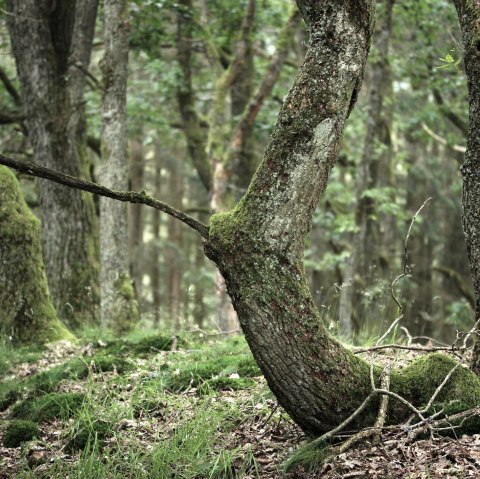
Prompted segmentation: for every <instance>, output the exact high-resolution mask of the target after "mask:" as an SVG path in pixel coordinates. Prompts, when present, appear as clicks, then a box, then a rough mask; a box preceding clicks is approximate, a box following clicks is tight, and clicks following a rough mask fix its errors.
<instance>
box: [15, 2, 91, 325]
mask: <svg viewBox="0 0 480 479" xmlns="http://www.w3.org/2000/svg"><path fill="white" fill-rule="evenodd" d="M7 8H8V12H9V14H8V15H7V16H6V19H7V23H8V28H9V31H10V38H11V42H12V50H13V53H14V56H15V61H16V65H17V71H18V76H19V79H20V84H21V93H22V100H23V104H24V105H25V110H26V116H27V118H26V124H27V129H28V132H29V138H30V141H31V143H32V145H33V150H34V157H35V161H36V162H37V163H38V164H40V165H42V166H46V167H49V168H53V169H56V170H60V171H63V172H65V173H67V174H70V175H72V176H77V177H86V178H88V177H89V172H88V157H87V151H86V139H85V121H84V108H83V91H84V87H85V83H86V76H85V73H84V70H85V69H87V68H88V65H89V61H90V52H91V46H92V39H93V33H94V28H95V19H96V12H97V0H76V1H66V0H60V1H57V2H54V3H52V2H51V1H49V0H25V1H23V0H22V1H21V2H18V1H15V0H9V1H8V2H7ZM40 185H41V187H40V188H39V201H40V210H41V219H42V225H43V228H42V241H43V253H44V259H45V268H46V271H47V277H48V281H49V285H50V290H51V293H52V296H53V300H54V304H55V307H56V309H57V311H58V313H59V316H60V317H61V318H62V319H64V320H65V321H67V322H68V324H69V325H70V326H79V325H80V324H83V323H84V322H85V321H87V322H90V321H93V320H96V317H97V304H98V238H97V227H98V226H97V222H96V216H95V210H94V205H93V201H92V198H91V197H88V196H86V195H84V194H83V193H81V192H79V191H74V190H71V189H68V188H65V187H63V186H60V185H57V184H54V183H51V182H49V181H45V180H40Z"/></svg>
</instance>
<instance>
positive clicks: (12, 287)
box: [0, 166, 74, 344]
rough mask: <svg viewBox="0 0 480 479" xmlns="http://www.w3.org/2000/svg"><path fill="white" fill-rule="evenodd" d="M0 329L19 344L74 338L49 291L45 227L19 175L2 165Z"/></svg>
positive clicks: (0, 179) (0, 171)
mask: <svg viewBox="0 0 480 479" xmlns="http://www.w3.org/2000/svg"><path fill="white" fill-rule="evenodd" d="M0 284H1V285H2V286H1V288H0V319H1V323H0V330H1V331H2V332H3V333H4V334H6V335H9V336H11V337H12V338H13V341H14V342H15V343H37V344H42V343H47V342H50V341H55V340H60V339H74V336H73V335H72V334H71V333H70V332H69V331H68V329H67V328H66V327H65V326H64V325H63V324H62V323H61V322H60V321H59V319H58V318H57V314H56V312H55V309H54V307H53V304H52V301H51V298H50V293H49V291H48V286H47V280H46V277H45V269H44V265H43V259H42V253H41V242H40V223H39V221H38V220H37V218H36V217H35V216H34V215H33V214H32V212H31V211H30V210H29V208H28V206H27V204H26V203H25V200H24V199H23V197H22V195H21V193H20V189H19V185H18V181H17V179H16V178H15V175H14V174H13V173H12V172H11V170H9V169H8V168H6V167H3V166H2V167H0Z"/></svg>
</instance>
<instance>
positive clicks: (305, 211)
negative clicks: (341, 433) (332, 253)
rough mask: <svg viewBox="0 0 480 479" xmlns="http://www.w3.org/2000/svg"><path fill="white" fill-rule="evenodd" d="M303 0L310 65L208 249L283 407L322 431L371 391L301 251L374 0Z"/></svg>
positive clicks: (357, 75) (354, 81)
mask: <svg viewBox="0 0 480 479" xmlns="http://www.w3.org/2000/svg"><path fill="white" fill-rule="evenodd" d="M297 3H298V5H299V8H300V10H301V12H302V15H303V17H304V19H305V21H306V22H307V24H308V26H309V29H310V45H309V49H308V52H307V55H306V58H305V63H304V65H303V67H302V69H301V71H300V73H299V75H298V77H297V79H296V81H295V84H294V86H293V87H292V89H291V90H290V93H289V95H288V97H287V99H286V100H285V102H284V105H283V107H282V110H281V112H280V115H279V118H278V121H277V125H276V129H275V131H274V133H273V138H272V140H271V143H270V145H269V146H268V148H267V150H266V152H265V158H264V160H263V162H262V164H261V165H260V167H259V169H258V171H257V172H256V174H255V176H254V179H253V180H252V184H251V185H250V188H249V190H248V192H247V193H246V195H245V196H244V197H243V198H242V200H241V201H240V203H239V204H238V205H237V206H236V208H235V209H234V210H233V211H231V212H228V213H219V214H216V215H213V216H212V218H211V227H210V239H209V241H208V242H207V243H206V245H205V252H206V254H207V256H208V257H209V258H210V259H212V260H213V261H214V262H215V263H216V265H217V266H218V268H219V269H220V271H221V273H222V274H223V276H224V277H225V281H226V284H227V288H228V292H229V294H230V296H231V298H232V301H233V304H234V306H235V309H236V310H237V313H238V316H239V320H240V323H241V326H242V329H243V331H244V333H245V336H246V339H247V341H248V343H249V345H250V348H251V349H252V352H253V354H254V356H255V359H256V360H257V361H258V363H259V366H260V367H261V369H262V371H263V373H264V374H265V377H266V379H267V381H268V384H269V386H270V388H271V389H272V391H273V393H274V394H275V395H276V396H277V398H278V400H279V402H280V404H282V405H283V406H284V407H285V409H286V410H287V411H288V413H289V414H290V415H291V416H292V418H293V419H294V420H295V421H296V422H297V423H298V424H299V425H300V426H301V427H302V428H303V429H304V430H306V431H309V432H313V433H321V432H324V431H326V430H328V429H330V428H332V427H334V426H335V425H336V424H338V422H339V418H344V417H347V416H348V415H349V414H350V413H351V412H352V411H353V410H354V409H355V408H356V407H357V406H358V405H359V404H360V403H361V402H362V400H363V399H364V398H365V397H366V396H367V395H368V393H369V388H370V385H369V379H368V366H367V364H366V363H364V362H363V361H361V360H360V359H358V358H356V357H354V356H353V355H352V354H351V353H350V352H348V351H347V350H345V349H344V348H343V347H342V346H341V345H340V344H339V343H338V342H336V341H335V340H334V339H333V338H331V337H330V336H329V334H328V333H327V331H326V329H325V328H324V326H323V325H322V323H321V321H320V317H319V314H318V311H317V310H316V308H315V306H314V303H313V301H312V298H311V295H310V291H309V289H308V286H307V281H306V278H305V274H304V268H303V252H304V240H305V236H306V234H307V232H308V231H309V229H310V226H311V220H312V215H313V212H314V210H315V207H316V206H317V204H318V201H319V198H320V196H321V195H322V193H323V191H324V190H325V187H326V184H327V180H328V176H329V173H330V171H331V169H332V167H333V165H334V164H335V160H336V158H337V153H338V150H339V148H340V142H341V139H342V134H343V128H344V123H345V120H346V118H347V117H348V115H349V113H350V111H351V109H352V108H353V105H354V103H355V99H356V96H357V94H358V91H359V89H360V86H361V83H362V79H363V73H364V66H365V62H366V59H367V53H368V48H369V44H370V37H371V34H372V30H373V23H374V1H373V0H366V1H361V2H358V1H357V0H355V1H353V0H352V1H347V2H344V1H339V0H329V1H324V2H316V1H313V0H312V1H301V2H300V1H299V2H297ZM348 397H351V399H350V400H348Z"/></svg>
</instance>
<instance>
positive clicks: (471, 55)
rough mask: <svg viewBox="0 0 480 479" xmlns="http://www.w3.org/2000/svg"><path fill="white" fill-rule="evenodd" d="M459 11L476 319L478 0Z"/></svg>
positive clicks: (479, 282)
mask: <svg viewBox="0 0 480 479" xmlns="http://www.w3.org/2000/svg"><path fill="white" fill-rule="evenodd" d="M453 3H454V4H455V7H456V9H457V13H458V19H459V22H460V27H461V29H462V40H463V50H464V61H465V71H466V74H467V80H468V102H469V125H468V140H467V151H466V153H465V161H464V163H463V165H462V167H461V172H462V176H463V198H462V205H463V218H462V219H463V229H464V232H465V242H466V245H467V253H468V258H469V260H470V269H471V272H472V280H473V290H474V293H475V301H476V307H475V319H476V321H478V320H479V319H480V216H479V214H478V212H479V211H480V135H479V134H478V132H479V131H480V2H478V0H453ZM471 366H472V370H473V371H475V372H476V373H477V374H480V341H479V340H478V339H477V341H476V343H475V348H474V351H473V357H472V365H471Z"/></svg>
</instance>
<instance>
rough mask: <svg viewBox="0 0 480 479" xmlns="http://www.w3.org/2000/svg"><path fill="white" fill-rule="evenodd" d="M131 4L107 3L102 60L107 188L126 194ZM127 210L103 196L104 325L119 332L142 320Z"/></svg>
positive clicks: (103, 171)
mask: <svg viewBox="0 0 480 479" xmlns="http://www.w3.org/2000/svg"><path fill="white" fill-rule="evenodd" d="M127 6H128V2H127V1H126V0H125V1H120V2H119V1H110V0H107V1H106V2H105V5H104V9H105V35H104V40H105V53H104V57H103V59H102V61H101V69H102V73H103V96H102V123H103V128H102V139H101V145H102V160H103V165H102V168H101V174H100V175H99V177H100V181H101V183H102V184H103V185H105V186H106V187H107V188H111V189H115V190H126V189H127V185H128V179H127V177H128V151H127V149H128V144H127V142H128V137H127V125H126V112H125V105H126V100H127V74H128V41H129V27H130V24H129V19H128V9H127ZM128 252H129V250H128V229H127V206H126V205H125V204H123V203H120V202H117V201H112V200H110V199H107V198H100V260H101V261H100V284H101V290H100V294H101V312H102V324H103V325H104V326H110V327H112V328H114V329H116V330H117V331H120V332H121V331H125V330H128V329H129V328H131V327H132V326H133V325H134V324H135V323H136V322H137V320H138V311H137V306H136V302H135V294H134V290H133V286H132V281H131V279H130V271H129V268H130V264H129V256H128Z"/></svg>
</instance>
